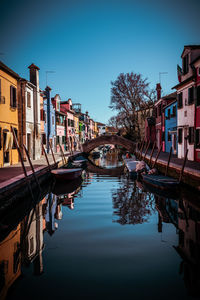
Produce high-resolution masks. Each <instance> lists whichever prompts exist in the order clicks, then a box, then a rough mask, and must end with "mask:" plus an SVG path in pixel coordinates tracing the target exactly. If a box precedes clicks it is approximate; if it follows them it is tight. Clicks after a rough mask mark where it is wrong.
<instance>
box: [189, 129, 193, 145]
mask: <svg viewBox="0 0 200 300" xmlns="http://www.w3.org/2000/svg"><path fill="white" fill-rule="evenodd" d="M189 144H194V127H189Z"/></svg>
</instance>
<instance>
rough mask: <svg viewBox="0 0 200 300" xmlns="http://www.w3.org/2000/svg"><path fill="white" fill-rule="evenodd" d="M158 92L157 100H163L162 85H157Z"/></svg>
mask: <svg viewBox="0 0 200 300" xmlns="http://www.w3.org/2000/svg"><path fill="white" fill-rule="evenodd" d="M156 91H157V100H159V99H160V98H161V85H160V83H157V84H156Z"/></svg>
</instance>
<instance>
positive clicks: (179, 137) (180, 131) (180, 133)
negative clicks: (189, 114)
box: [178, 128, 183, 144]
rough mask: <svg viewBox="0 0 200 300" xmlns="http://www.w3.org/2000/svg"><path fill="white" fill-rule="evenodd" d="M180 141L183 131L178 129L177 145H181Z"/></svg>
mask: <svg viewBox="0 0 200 300" xmlns="http://www.w3.org/2000/svg"><path fill="white" fill-rule="evenodd" d="M182 140H183V129H182V128H179V129H178V143H179V144H182Z"/></svg>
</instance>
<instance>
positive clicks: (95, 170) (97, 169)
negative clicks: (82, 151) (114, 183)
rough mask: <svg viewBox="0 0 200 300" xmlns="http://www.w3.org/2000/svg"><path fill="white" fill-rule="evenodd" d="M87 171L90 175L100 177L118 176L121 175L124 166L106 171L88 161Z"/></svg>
mask: <svg viewBox="0 0 200 300" xmlns="http://www.w3.org/2000/svg"><path fill="white" fill-rule="evenodd" d="M87 170H88V171H89V172H91V173H97V174H100V175H110V176H119V175H121V174H122V173H123V171H124V166H123V165H122V166H120V167H116V168H112V169H106V168H103V167H99V166H97V165H95V164H94V163H93V162H92V161H91V160H89V159H88V162H87Z"/></svg>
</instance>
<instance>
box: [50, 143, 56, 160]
mask: <svg viewBox="0 0 200 300" xmlns="http://www.w3.org/2000/svg"><path fill="white" fill-rule="evenodd" d="M49 147H50V150H51V154H52V157H53V161H54V164H55V165H56V160H55V156H54V153H53V148H52V141H50V143H49Z"/></svg>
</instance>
